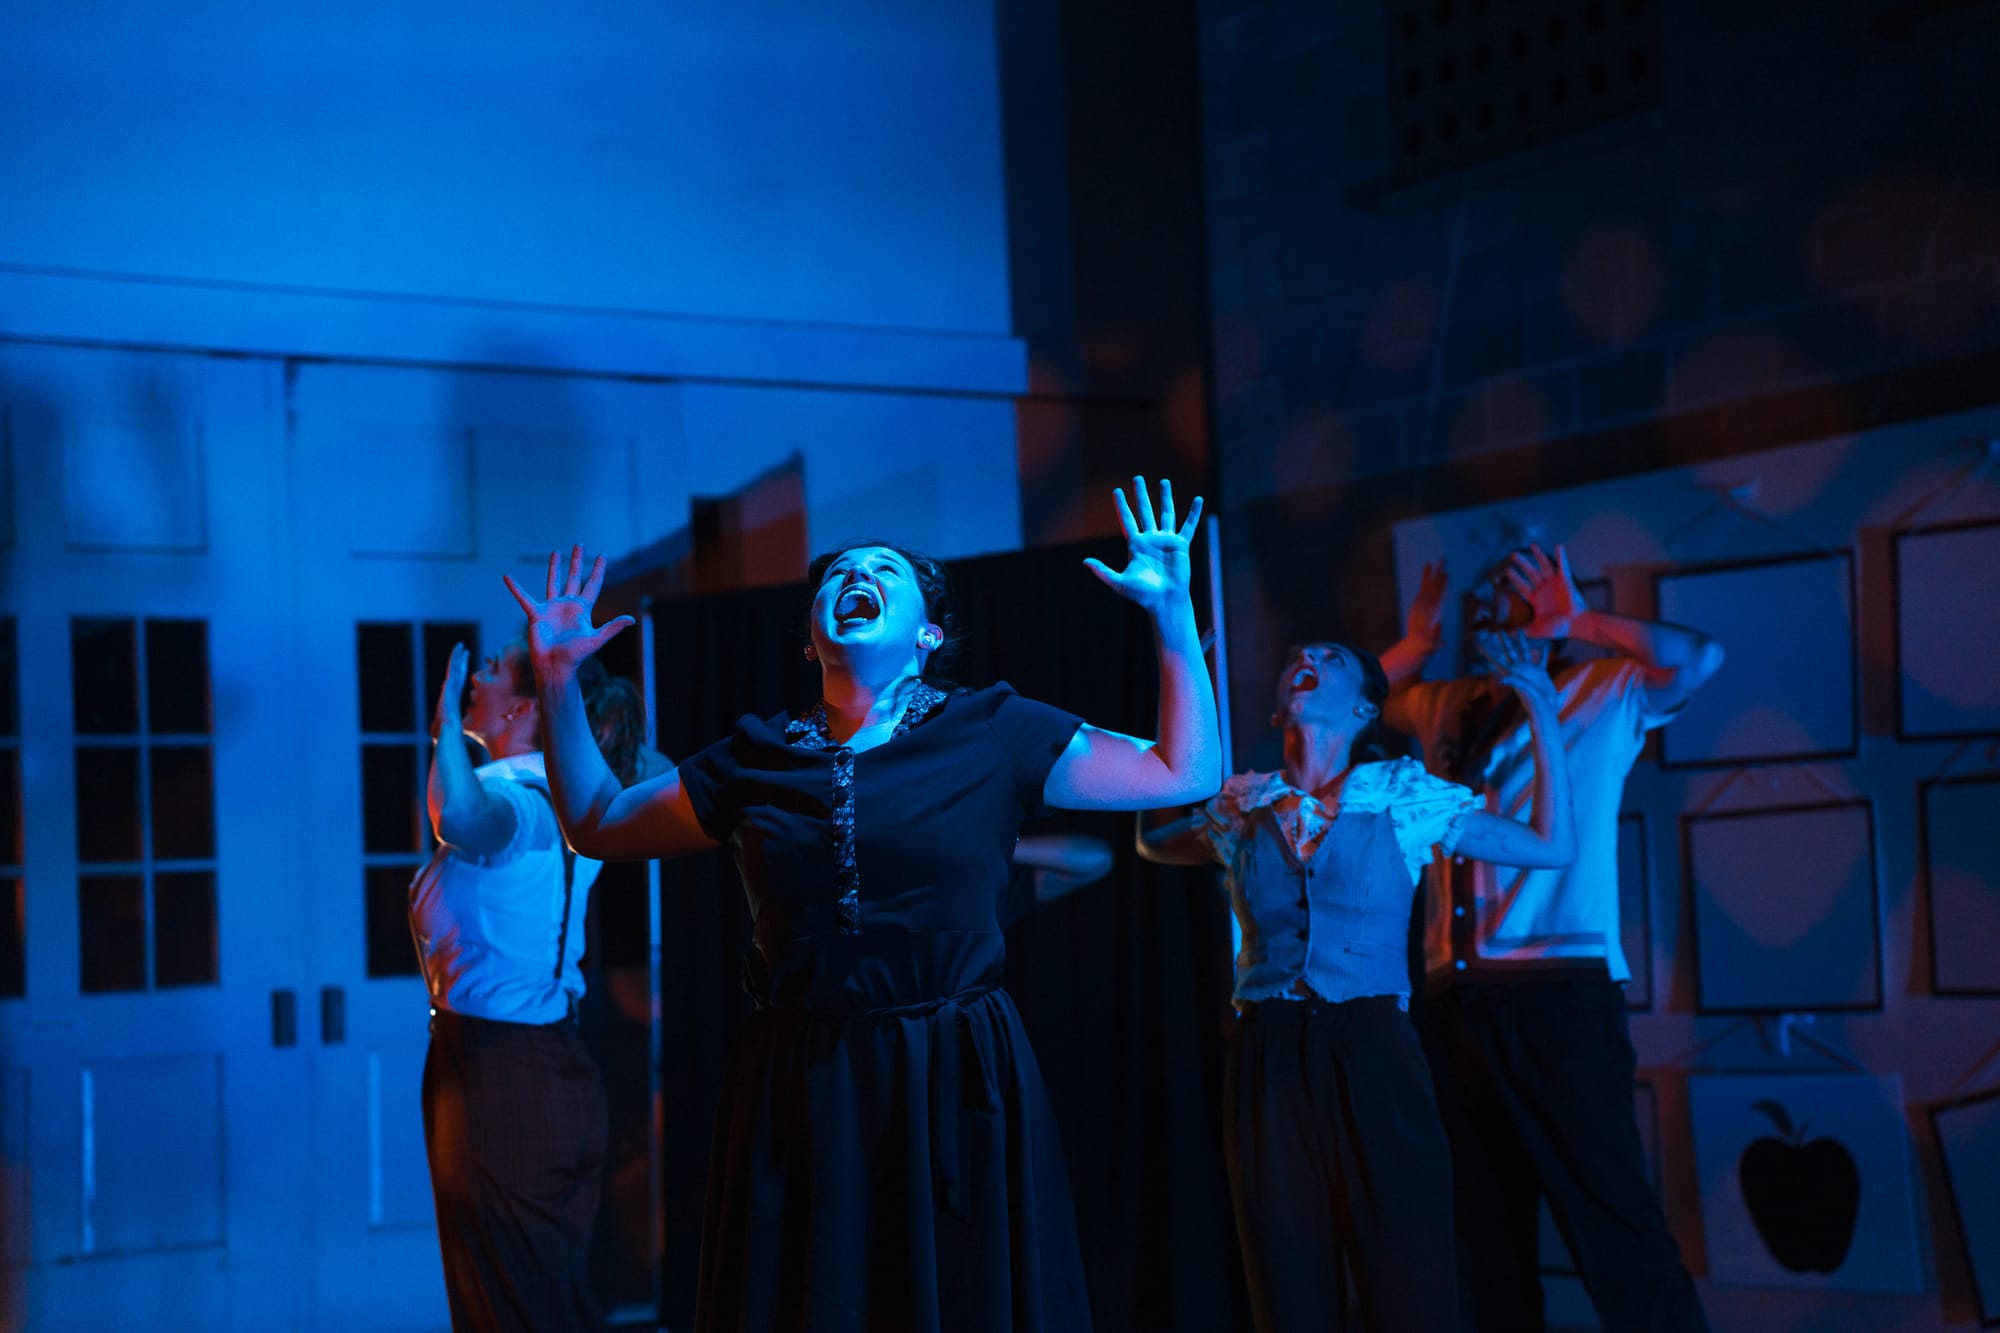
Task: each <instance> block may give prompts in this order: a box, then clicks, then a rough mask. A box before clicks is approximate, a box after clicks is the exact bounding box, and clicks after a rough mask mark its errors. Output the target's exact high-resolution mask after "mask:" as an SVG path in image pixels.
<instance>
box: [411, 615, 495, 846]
mask: <svg viewBox="0 0 2000 1333" xmlns="http://www.w3.org/2000/svg"><path fill="white" fill-rule="evenodd" d="M464 693H465V645H464V644H462V643H454V644H453V645H452V646H451V657H450V659H449V660H448V661H447V662H446V664H445V669H444V685H443V686H442V687H441V688H440V689H439V690H438V701H437V711H436V712H434V713H432V714H431V774H430V780H429V782H428V783H427V784H426V786H425V790H424V798H425V799H424V804H425V806H426V807H427V808H428V809H429V811H430V816H431V832H432V833H434V834H436V835H437V840H438V841H439V842H441V843H445V844H446V845H448V846H451V847H456V848H458V849H459V850H460V851H466V852H472V853H474V854H475V855H478V856H490V855H492V854H493V853H494V852H497V851H499V850H501V849H502V848H504V847H505V846H506V845H507V844H508V843H509V842H511V841H512V840H513V837H514V807H513V806H511V805H509V804H507V802H506V801H504V800H502V799H500V798H499V797H498V796H495V795H494V794H493V793H492V792H490V791H487V790H486V784H485V783H483V782H481V781H480V780H479V775H478V774H476V773H474V772H473V771H472V760H471V758H470V757H469V756H467V754H466V753H465V736H464V734H463V727H464V725H465V719H464V717H463V716H461V713H460V703H459V701H460V698H461V696H462V695H463V694H464Z"/></svg>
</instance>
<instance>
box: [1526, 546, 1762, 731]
mask: <svg viewBox="0 0 2000 1333" xmlns="http://www.w3.org/2000/svg"><path fill="white" fill-rule="evenodd" d="M1507 579H1508V581H1509V582H1510V583H1512V584H1513V585H1514V590H1515V591H1516V592H1518V593H1520V594H1521V596H1522V597H1523V598H1524V599H1525V600H1526V601H1527V603H1528V605H1529V606H1530V607H1532V608H1534V612H1535V620H1534V623H1533V624H1531V625H1529V626H1528V629H1527V632H1528V634H1529V636H1530V637H1532V638H1538V639H1560V638H1564V637H1568V638H1572V639H1576V640H1578V641H1579V642H1582V643H1589V644H1595V645H1596V646H1597V647H1599V648H1603V649H1605V650H1607V651H1609V652H1614V653H1618V654H1620V655H1622V656H1625V657H1629V658H1632V659H1633V660H1634V661H1636V662H1638V663H1639V665H1640V666H1642V667H1644V668H1645V669H1646V705H1647V707H1649V708H1650V709H1651V710H1652V711H1653V712H1655V713H1671V712H1673V711H1674V709H1676V708H1679V707H1680V706H1681V705H1682V704H1684V703H1686V702H1687V699H1688V696H1689V695H1691V694H1693V693H1694V692H1695V691H1696V690H1698V689H1700V688H1701V687H1702V685H1703V684H1704V683H1706V682H1707V680H1708V678H1709V677H1710V676H1713V675H1714V674H1715V673H1716V671H1717V670H1719V669H1720V668H1721V666H1722V657H1723V653H1722V644H1721V643H1720V642H1719V641H1717V640H1715V639H1712V638H1710V637H1709V636H1708V635H1706V634H1703V633H1702V632H1701V631H1700V630H1693V629H1688V628H1687V627H1686V626H1684V625H1670V624H1668V623H1666V622H1665V621H1663V620H1635V619H1633V618H1632V617H1631V616H1621V615H1614V614H1613V613H1611V612H1609V611H1593V610H1591V609H1590V606H1589V605H1588V604H1587V603H1586V602H1585V601H1584V600H1583V594H1582V592H1581V591H1579V590H1578V588H1577V586H1576V580H1575V579H1574V578H1572V577H1571V576H1570V572H1569V553H1568V552H1567V551H1565V550H1563V548H1562V547H1560V546H1558V547H1556V558H1555V559H1554V560H1553V561H1552V560H1550V559H1549V558H1548V556H1546V555H1544V554H1543V553H1542V548H1541V547H1539V546H1536V547H1533V548H1531V549H1530V550H1528V551H1523V552H1519V553H1517V554H1516V555H1515V556H1514V559H1513V561H1512V563H1511V565H1510V566H1509V568H1508V570H1507Z"/></svg>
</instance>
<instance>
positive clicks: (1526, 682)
mask: <svg viewBox="0 0 2000 1333" xmlns="http://www.w3.org/2000/svg"><path fill="white" fill-rule="evenodd" d="M1479 651H1480V653H1481V655H1483V656H1484V657H1485V658H1486V661H1487V663H1488V664H1489V665H1490V666H1491V667H1492V669H1493V678H1494V679H1495V680H1497V681H1499V682H1500V683H1501V684H1503V685H1506V686H1508V687H1510V688H1512V689H1513V690H1514V691H1515V692H1516V693H1517V694H1519V695H1520V696H1521V702H1522V703H1523V704H1527V705H1534V704H1546V705H1548V706H1550V707H1554V706H1555V704H1556V702H1557V699H1556V685H1555V682H1554V681H1553V680H1551V679H1549V665H1548V645H1547V644H1546V643H1535V642H1532V641H1531V640H1530V639H1529V638H1528V635H1527V634H1526V633H1525V632H1524V631H1521V630H1513V631H1507V632H1494V631H1487V632H1485V633H1482V634H1480V636H1479Z"/></svg>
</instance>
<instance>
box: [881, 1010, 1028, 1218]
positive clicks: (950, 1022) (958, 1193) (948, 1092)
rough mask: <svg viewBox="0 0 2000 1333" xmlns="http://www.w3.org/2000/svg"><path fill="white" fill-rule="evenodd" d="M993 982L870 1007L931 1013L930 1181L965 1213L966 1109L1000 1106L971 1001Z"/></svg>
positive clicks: (979, 1111) (950, 1207)
mask: <svg viewBox="0 0 2000 1333" xmlns="http://www.w3.org/2000/svg"><path fill="white" fill-rule="evenodd" d="M998 989H999V987H997V986H975V987H972V988H971V989H969V990H962V991H959V992H958V993H957V994H955V995H948V996H945V997H944V998H943V999H939V1000H929V1001H925V1002H924V1003H922V1004H907V1005H896V1006H893V1007H891V1008H887V1009H870V1010H866V1011H865V1012H866V1013H867V1015H868V1016H869V1017H870V1018H929V1019H931V1020H932V1021H931V1022H930V1023H929V1024H927V1028H928V1032H929V1039H930V1075H931V1079H930V1115H929V1121H930V1137H931V1186H932V1190H933V1192H934V1193H935V1194H936V1196H937V1199H938V1202H939V1203H940V1204H942V1205H943V1206H944V1207H945V1209H946V1210H947V1211H949V1212H951V1213H953V1214H955V1215H956V1216H958V1217H960V1218H969V1217H970V1216H971V1212H970V1209H969V1202H970V1201H969V1200H968V1198H967V1197H966V1194H967V1185H966V1182H967V1180H968V1178H970V1177H971V1176H972V1174H973V1172H972V1170H971V1156H972V1152H973V1142H972V1136H971V1135H969V1134H967V1133H966V1126H965V1123H964V1120H963V1116H964V1114H965V1113H966V1112H968V1111H969V1112H971V1113H973V1114H975V1115H986V1116H992V1115H996V1114H998V1112H999V1110H1000V1083H999V1079H998V1077H997V1076H996V1075H995V1073H994V1059H993V1041H992V1038H991V1036H990V1035H989V1033H988V1029H987V1026H986V1025H985V1024H983V1023H981V1022H979V1021H977V1019H976V1018H975V1017H974V1015H973V1013H972V1010H971V1006H972V1005H974V1004H976V1003H978V1002H979V1001H980V1000H983V999H985V998H986V997H987V996H988V995H991V994H992V993H993V992H994V991H996V990H998Z"/></svg>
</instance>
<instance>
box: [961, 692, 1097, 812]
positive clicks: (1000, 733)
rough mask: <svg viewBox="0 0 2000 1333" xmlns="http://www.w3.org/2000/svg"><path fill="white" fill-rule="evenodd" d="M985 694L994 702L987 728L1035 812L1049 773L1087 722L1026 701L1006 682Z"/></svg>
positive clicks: (1025, 800)
mask: <svg viewBox="0 0 2000 1333" xmlns="http://www.w3.org/2000/svg"><path fill="white" fill-rule="evenodd" d="M985 693H986V694H988V695H990V696H992V700H993V711H992V712H991V713H990V714H989V715H988V721H987V725H988V726H989V727H991V728H992V731H993V737H994V739H995V740H997V741H998V742H999V743H1000V748H1001V750H1002V751H1003V752H1005V754H1006V756H1007V764H1008V767H1009V768H1010V769H1011V770H1012V771H1013V774H1014V785H1015V788H1016V790H1018V791H1019V792H1020V794H1021V802H1022V804H1023V805H1025V806H1027V807H1028V808H1029V809H1031V810H1032V809H1037V808H1039V807H1040V806H1041V804H1042V787H1043V785H1044V784H1045V783H1047V782H1048V780H1049V770H1050V769H1052V768H1054V767H1055V766H1056V760H1058V759H1060V758H1062V752H1063V751H1064V750H1065V749H1067V748H1068V747H1069V742H1070V738H1071V737H1073V736H1075V735H1076V729H1077V728H1078V727H1080V726H1082V725H1083V719H1082V718H1080V717H1078V716H1077V715H1076V714H1075V713H1068V712H1064V711H1063V710H1062V709H1060V708H1056V707H1053V706H1052V705H1049V704H1045V703H1037V702H1036V701H1035V700H1033V699H1024V698H1022V697H1021V696H1020V695H1018V694H1016V693H1015V692H1014V687H1013V686H1012V685H1008V684H1005V683H1004V682H1003V683H1002V684H999V685H995V686H993V688H992V689H990V690H987V691H985Z"/></svg>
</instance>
